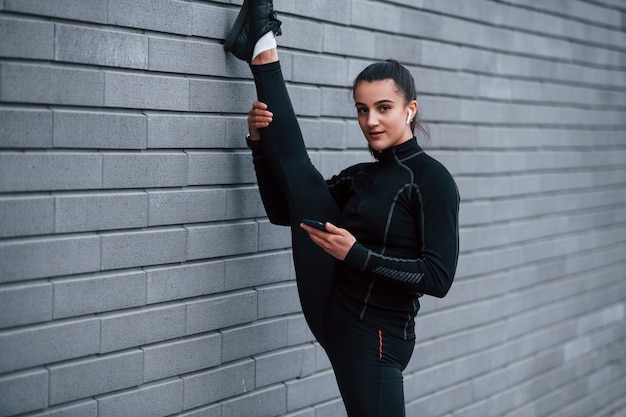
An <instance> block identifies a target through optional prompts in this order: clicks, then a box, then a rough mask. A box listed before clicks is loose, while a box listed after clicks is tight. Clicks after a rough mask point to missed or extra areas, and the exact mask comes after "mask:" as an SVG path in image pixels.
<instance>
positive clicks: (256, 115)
mask: <svg viewBox="0 0 626 417" xmlns="http://www.w3.org/2000/svg"><path fill="white" fill-rule="evenodd" d="M273 116H274V115H273V114H272V112H270V111H268V110H267V105H266V104H265V103H263V102H260V101H254V102H253V103H252V109H251V110H250V111H249V112H248V130H249V131H250V136H251V137H252V138H253V139H257V138H260V135H259V131H258V130H259V129H263V128H265V127H268V126H269V125H270V123H271V122H272V118H273Z"/></svg>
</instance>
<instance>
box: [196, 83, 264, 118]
mask: <svg viewBox="0 0 626 417" xmlns="http://www.w3.org/2000/svg"><path fill="white" fill-rule="evenodd" d="M189 91H190V105H189V110H191V111H194V112H228V113H247V112H248V111H249V110H250V107H251V106H250V104H251V103H252V102H253V101H254V100H256V91H255V89H254V85H253V84H252V83H250V82H233V81H218V80H196V79H190V80H189Z"/></svg>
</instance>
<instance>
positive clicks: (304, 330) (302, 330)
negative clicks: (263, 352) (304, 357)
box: [287, 314, 315, 346]
mask: <svg viewBox="0 0 626 417" xmlns="http://www.w3.org/2000/svg"><path fill="white" fill-rule="evenodd" d="M314 340H315V338H314V337H313V333H311V329H309V326H308V325H307V323H306V320H305V319H304V316H303V315H301V314H300V315H297V316H293V317H288V318H287V342H288V345H289V346H295V345H300V344H302V343H306V342H312V341H314Z"/></svg>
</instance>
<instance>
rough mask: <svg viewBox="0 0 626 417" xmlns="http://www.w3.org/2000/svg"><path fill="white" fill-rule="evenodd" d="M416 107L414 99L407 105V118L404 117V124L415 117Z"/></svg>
mask: <svg viewBox="0 0 626 417" xmlns="http://www.w3.org/2000/svg"><path fill="white" fill-rule="evenodd" d="M417 107H418V103H417V101H416V100H413V101H411V102H410V103H409V104H408V106H407V113H408V115H407V118H406V124H407V125H408V124H409V123H411V122H412V121H413V119H414V118H415V115H416V114H417Z"/></svg>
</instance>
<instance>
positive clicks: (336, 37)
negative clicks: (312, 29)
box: [323, 24, 377, 58]
mask: <svg viewBox="0 0 626 417" xmlns="http://www.w3.org/2000/svg"><path fill="white" fill-rule="evenodd" d="M376 40H377V35H376V34H375V33H374V32H371V31H366V30H362V29H354V28H349V27H344V26H337V25H328V24H326V25H324V27H323V42H324V43H323V45H324V46H323V50H324V52H325V53H330V54H338V55H348V56H358V57H361V58H374V55H375V53H376V51H377V46H376Z"/></svg>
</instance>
